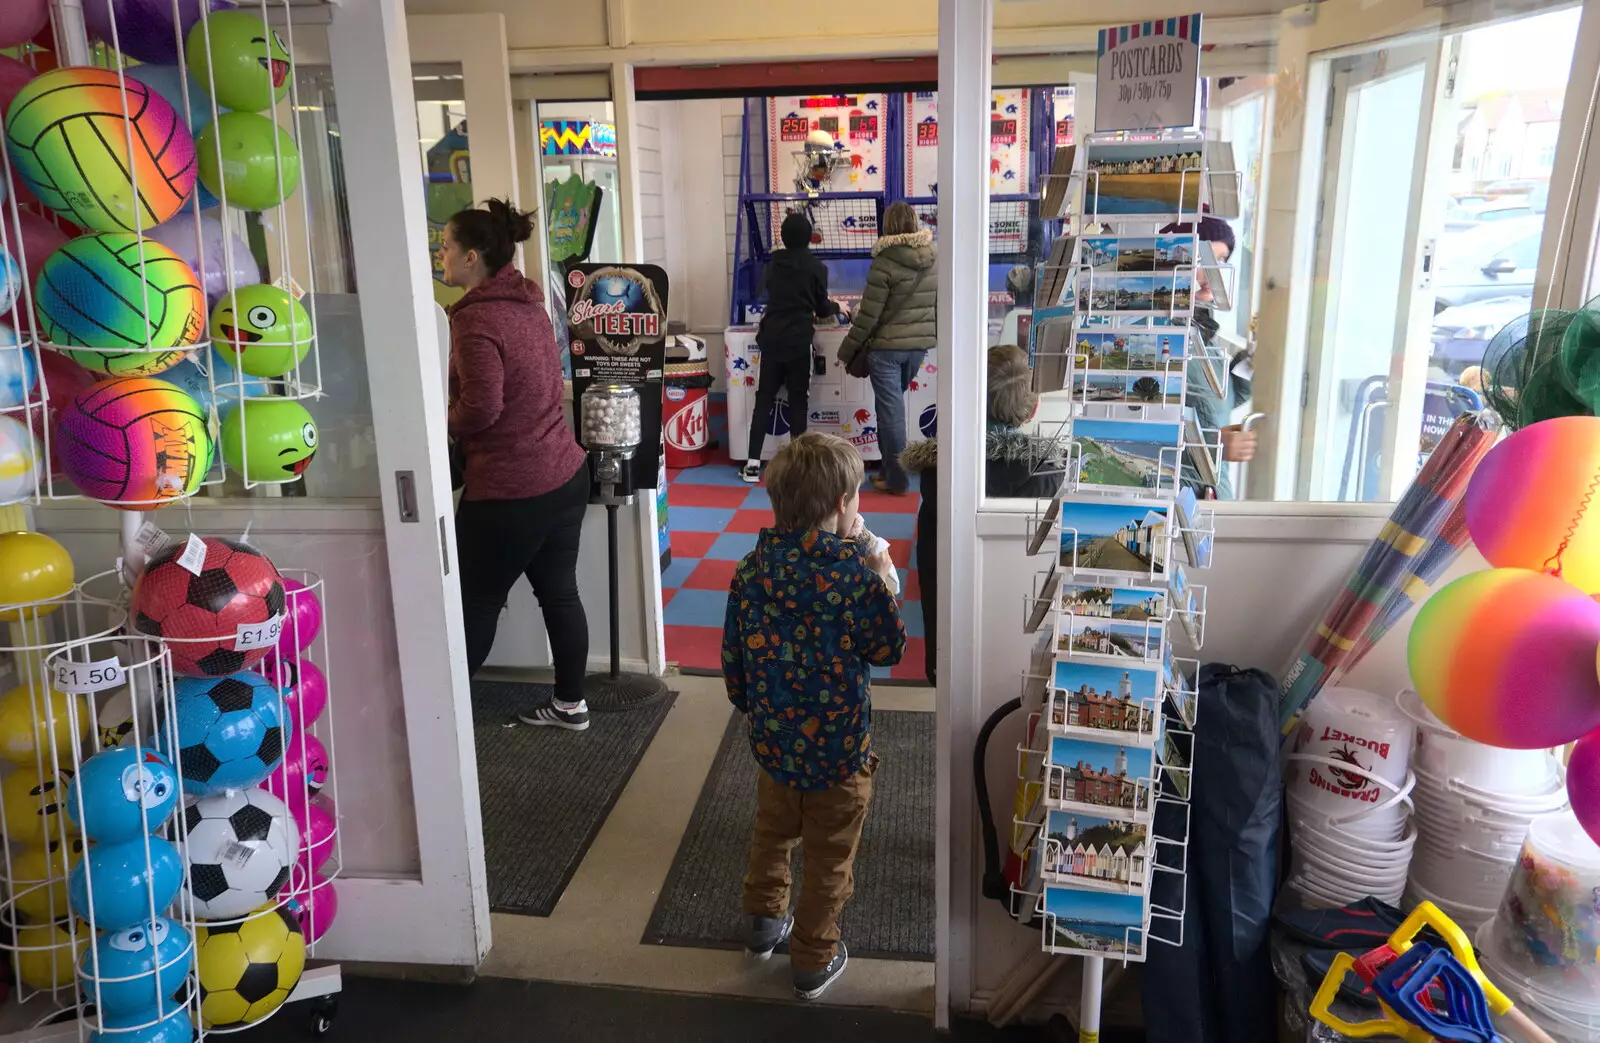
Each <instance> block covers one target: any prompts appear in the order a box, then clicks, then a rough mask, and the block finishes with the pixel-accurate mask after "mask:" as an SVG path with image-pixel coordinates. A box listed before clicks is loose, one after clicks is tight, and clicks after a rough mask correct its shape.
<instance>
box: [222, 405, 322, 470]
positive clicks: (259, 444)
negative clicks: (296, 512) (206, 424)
mask: <svg viewBox="0 0 1600 1043" xmlns="http://www.w3.org/2000/svg"><path fill="white" fill-rule="evenodd" d="M221 441H222V459H223V460H224V461H226V462H227V464H228V466H229V467H231V468H233V469H234V470H235V471H238V472H240V473H241V474H243V475H244V477H245V481H248V482H292V481H294V480H295V479H296V478H299V477H300V476H301V475H303V474H305V473H306V468H307V467H309V466H311V458H312V457H313V456H315V455H317V422H316V421H315V420H313V419H311V414H310V413H308V412H306V407H305V406H302V405H301V404H300V403H299V402H297V401H295V400H294V399H292V398H276V397H273V396H263V397H262V398H252V399H247V400H246V401H244V402H243V403H241V404H240V405H239V406H238V408H236V409H232V410H229V411H228V412H227V413H225V414H224V415H223V417H222V439H221Z"/></svg>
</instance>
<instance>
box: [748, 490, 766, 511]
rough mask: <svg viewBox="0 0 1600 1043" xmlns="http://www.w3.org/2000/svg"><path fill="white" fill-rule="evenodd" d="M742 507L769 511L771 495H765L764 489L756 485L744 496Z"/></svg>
mask: <svg viewBox="0 0 1600 1043" xmlns="http://www.w3.org/2000/svg"><path fill="white" fill-rule="evenodd" d="M744 509H745V510H747V511H751V510H762V511H770V510H772V497H770V496H768V495H767V490H766V489H763V488H762V487H760V486H756V487H755V488H754V489H751V490H750V495H749V496H746V497H745V498H744Z"/></svg>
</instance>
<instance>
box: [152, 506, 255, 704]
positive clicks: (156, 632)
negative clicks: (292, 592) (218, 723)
mask: <svg viewBox="0 0 1600 1043" xmlns="http://www.w3.org/2000/svg"><path fill="white" fill-rule="evenodd" d="M203 542H204V543H205V548H206V556H205V562H204V564H203V565H202V566H201V568H200V573H199V575H196V574H194V573H192V572H190V571H189V570H188V569H186V568H184V567H183V566H182V565H180V564H178V558H179V557H180V556H181V555H182V554H183V550H184V546H185V545H184V544H183V543H178V544H176V545H174V546H172V547H168V548H167V549H165V550H163V551H161V552H160V553H159V554H156V555H154V556H153V557H151V559H150V563H149V564H148V565H146V566H145V570H144V575H142V576H140V577H139V580H138V582H137V583H135V584H134V585H133V626H134V629H135V630H137V631H138V632H139V633H141V634H149V635H150V636H151V637H159V638H165V639H166V640H168V641H169V642H170V644H168V646H167V647H168V649H169V651H171V653H172V669H173V671H174V672H176V673H179V674H183V675H186V676H188V677H224V676H226V675H228V674H236V673H238V672H239V671H240V670H247V669H249V668H250V667H252V666H254V665H255V664H256V663H258V662H260V661H261V659H262V658H263V657H264V656H265V655H266V654H267V652H268V650H270V649H271V648H272V645H273V641H272V640H268V641H264V642H263V643H262V644H261V645H260V647H258V648H248V649H246V650H243V651H241V650H240V649H239V648H238V647H237V643H236V637H237V634H238V629H239V627H241V626H249V625H254V624H257V623H265V622H267V621H268V620H270V619H273V618H274V617H280V616H282V615H283V577H282V576H280V575H278V569H277V566H275V565H273V564H272V562H271V561H268V560H267V557H266V555H264V554H262V553H261V552H260V551H258V550H256V549H254V548H253V547H248V546H246V545H244V544H243V543H239V542H238V541H236V540H229V539H224V538H222V537H220V536H210V537H207V538H206V539H205V540H204V541H203ZM274 640H275V635H274Z"/></svg>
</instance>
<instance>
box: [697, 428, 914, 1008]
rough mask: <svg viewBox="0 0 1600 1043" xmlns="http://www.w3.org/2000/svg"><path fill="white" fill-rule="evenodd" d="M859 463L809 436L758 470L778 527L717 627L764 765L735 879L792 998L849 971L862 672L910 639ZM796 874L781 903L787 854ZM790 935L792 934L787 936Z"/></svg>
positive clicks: (741, 575)
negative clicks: (795, 886)
mask: <svg viewBox="0 0 1600 1043" xmlns="http://www.w3.org/2000/svg"><path fill="white" fill-rule="evenodd" d="M862 477H863V472H862V467H861V457H860V455H859V454H857V452H856V449H855V447H854V446H852V445H851V444H850V443H849V442H846V441H845V440H844V439H842V438H836V437H834V436H832V435H824V434H818V433H814V432H812V433H807V434H804V435H801V436H800V437H799V438H797V439H795V440H794V441H792V442H790V443H789V444H788V445H786V446H784V447H783V449H781V450H780V451H779V452H778V455H777V456H776V457H775V458H774V459H773V461H772V463H771V464H770V465H769V466H768V467H767V476H766V480H767V492H768V494H769V495H770V496H771V497H772V513H773V516H774V521H775V523H776V524H775V525H774V526H773V527H772V528H770V529H764V530H763V531H762V533H761V536H760V538H759V539H758V540H757V543H756V549H755V550H753V551H751V552H750V553H749V554H748V555H746V556H745V559H744V560H743V561H742V562H740V563H739V567H738V569H737V570H735V572H734V575H733V584H732V588H731V589H730V591H729V593H728V614H727V620H726V622H725V624H724V626H723V632H722V674H723V677H724V679H725V680H726V681H727V686H728V698H729V700H730V701H732V703H733V705H734V707H735V708H737V709H738V710H739V712H741V713H743V714H744V715H745V716H746V718H747V719H748V722H749V728H750V749H751V751H752V752H753V753H754V754H755V758H756V763H757V764H758V765H759V766H760V768H761V774H760V778H759V781H758V783H757V787H756V827H755V832H754V834H753V835H752V836H751V839H750V864H749V870H748V872H747V873H746V875H745V878H744V912H745V915H746V916H747V917H748V918H749V925H748V931H749V933H748V938H747V941H746V950H747V952H748V954H749V955H750V956H751V957H753V958H756V959H766V958H767V957H768V956H771V955H772V951H773V950H774V949H776V948H777V947H778V946H779V945H781V944H782V943H783V941H784V940H785V939H789V960H790V965H791V969H792V971H793V974H794V991H795V995H796V996H798V997H800V998H801V999H815V998H816V997H817V996H819V995H821V994H822V990H823V989H825V988H827V987H828V985H829V984H831V983H832V982H833V981H834V979H836V978H838V976H839V975H840V974H841V973H842V972H843V971H844V966H845V961H846V959H847V953H846V951H845V946H844V943H843V942H841V941H840V940H839V913H840V912H841V911H842V910H843V909H844V906H845V903H846V902H848V901H849V900H850V894H851V891H852V890H853V888H854V869H855V857H856V847H857V845H858V844H859V843H860V841H861V827H862V824H863V823H865V821H866V817H867V805H868V804H869V803H870V802H871V800H872V775H873V772H874V771H875V770H876V769H877V764H878V757H877V754H875V753H873V752H872V698H871V678H872V668H873V667H874V666H892V665H894V664H895V663H898V662H899V661H900V656H901V655H902V654H904V652H905V647H906V632H905V627H904V625H903V624H902V623H901V622H900V609H899V606H898V605H897V604H896V603H895V599H894V595H892V594H891V593H890V592H889V585H888V579H887V577H888V576H889V575H891V574H892V572H893V569H894V563H893V562H891V561H890V560H889V554H888V552H887V551H882V552H880V553H878V554H876V555H873V556H870V557H869V556H868V550H867V548H868V547H870V546H871V545H872V537H871V535H870V534H868V533H865V530H864V529H863V527H862V524H861V515H860V513H859V510H858V509H859V506H860V489H861V480H862ZM796 843H800V844H803V845H804V846H805V854H806V864H805V875H804V878H803V879H802V880H801V882H800V896H799V899H798V900H797V901H796V902H795V906H794V911H793V913H791V912H790V911H789V884H790V880H789V856H790V854H791V853H792V852H793V850H794V846H795V844H796ZM791 935H792V936H791Z"/></svg>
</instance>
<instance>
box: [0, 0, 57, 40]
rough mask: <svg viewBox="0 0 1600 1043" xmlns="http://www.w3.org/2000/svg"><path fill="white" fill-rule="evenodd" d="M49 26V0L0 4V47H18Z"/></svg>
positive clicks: (17, 0)
mask: <svg viewBox="0 0 1600 1043" xmlns="http://www.w3.org/2000/svg"><path fill="white" fill-rule="evenodd" d="M49 24H50V0H5V3H3V4H0V47H19V46H21V45H22V44H25V43H27V42H28V41H29V40H32V39H33V38H34V37H35V36H38V35H39V34H40V33H41V32H43V31H44V27H45V26H47V25H49Z"/></svg>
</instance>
